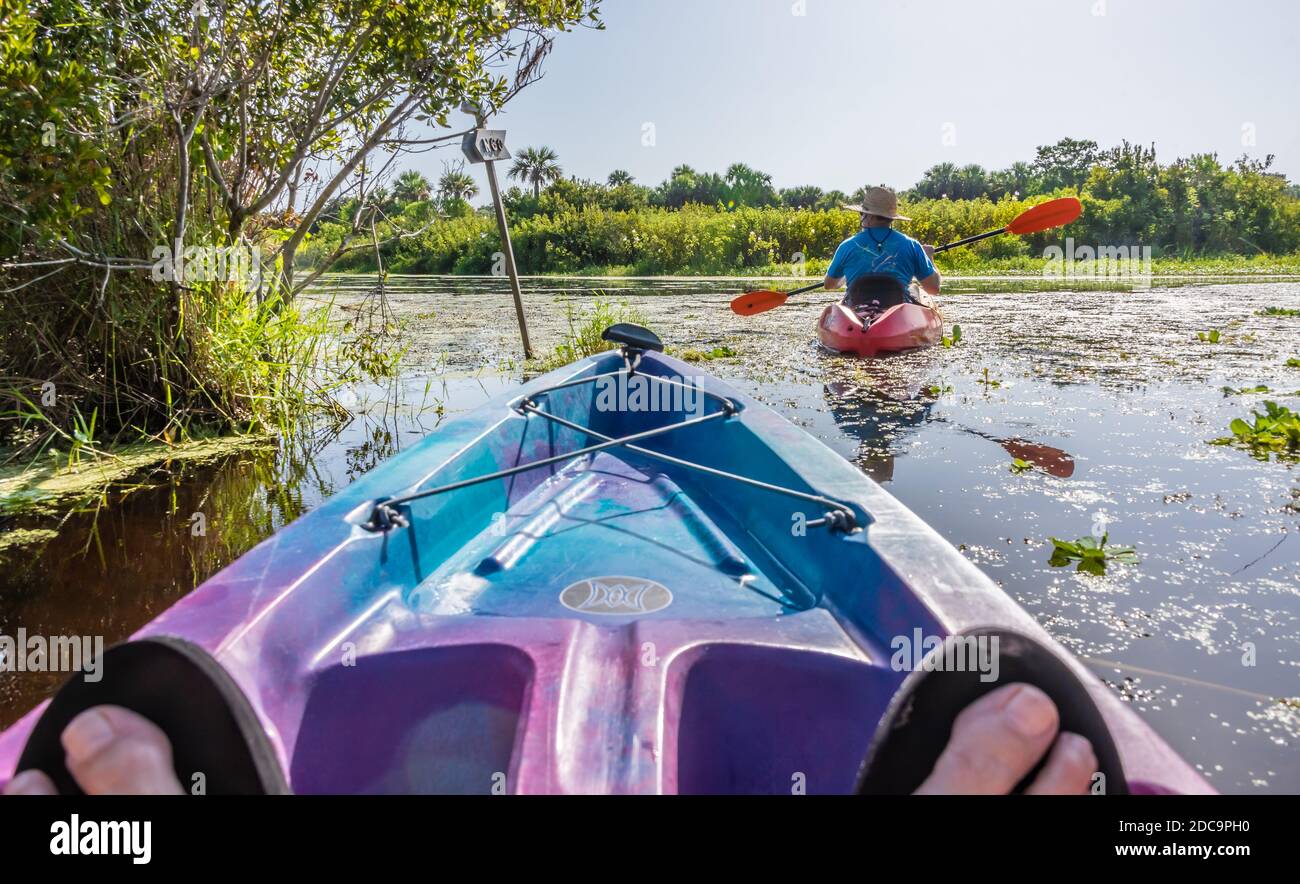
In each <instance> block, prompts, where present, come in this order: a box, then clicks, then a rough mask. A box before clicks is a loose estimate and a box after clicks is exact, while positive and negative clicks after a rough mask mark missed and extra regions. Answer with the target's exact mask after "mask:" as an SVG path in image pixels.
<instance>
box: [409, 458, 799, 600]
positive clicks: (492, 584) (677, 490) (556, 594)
mask: <svg viewBox="0 0 1300 884" xmlns="http://www.w3.org/2000/svg"><path fill="white" fill-rule="evenodd" d="M679 472H680V471H679ZM689 482H690V479H689V477H687V476H682V475H678V476H675V477H674V476H670V475H669V471H668V470H665V469H664V466H663V465H662V464H657V463H653V462H651V461H649V459H647V458H638V457H636V456H635V455H626V454H622V453H620V454H613V453H610V452H604V451H602V452H598V453H596V454H595V455H593V456H590V457H587V458H583V459H582V460H581V461H580V462H576V463H572V464H570V465H568V466H565V467H564V468H563V469H561V470H559V471H558V472H557V473H556V474H555V475H553V476H551V477H550V478H548V479H547V480H546V481H544V482H542V483H540V484H538V485H537V486H536V487H534V488H533V489H532V490H531V491H529V492H528V493H527V494H526V495H524V496H523V497H521V498H519V499H517V500H515V501H513V502H512V503H511V505H510V507H509V509H508V511H506V512H504V513H497V514H494V516H493V518H492V519H491V520H490V521H489V523H488V524H487V526H486V527H485V528H484V529H483V530H481V531H480V532H479V533H478V534H477V535H476V536H474V537H473V538H471V539H470V540H469V541H467V542H466V543H465V544H464V545H463V546H462V547H461V549H460V550H458V552H457V554H456V555H455V556H453V557H451V558H449V559H448V560H447V561H445V562H444V563H442V564H441V565H440V566H439V567H438V568H437V570H436V571H434V572H433V573H432V574H430V575H429V576H428V577H427V578H426V579H425V580H423V581H421V582H420V583H419V584H418V585H417V586H415V587H413V588H412V589H411V591H410V592H409V593H408V594H407V595H406V597H405V601H406V603H407V604H408V605H409V606H410V607H411V608H412V609H414V610H416V611H419V612H422V613H430V614H438V615H449V614H483V615H499V616H514V617H530V616H531V617H557V616H569V617H573V616H580V617H592V618H596V619H597V620H598V621H599V622H607V623H612V622H615V621H616V620H617V619H618V618H619V617H624V618H628V619H635V618H640V617H646V616H658V617H671V618H677V619H680V618H714V617H727V618H735V617H767V616H775V615H779V614H782V613H786V612H789V611H793V610H802V609H806V608H808V607H811V606H812V604H813V603H814V598H813V596H812V594H811V592H810V591H809V590H808V588H807V587H805V586H803V584H802V583H800V582H799V581H798V580H797V578H795V577H794V575H792V574H790V573H789V571H788V570H787V569H785V568H784V567H782V566H781V565H780V563H779V562H778V561H777V560H776V559H775V558H774V557H773V556H772V554H771V553H770V551H769V550H767V549H766V548H765V547H764V546H763V545H762V544H761V543H760V542H759V541H758V540H757V538H754V537H753V536H752V535H749V534H748V533H747V532H745V530H744V528H743V526H741V525H740V524H739V523H738V522H737V520H736V519H735V517H734V516H733V515H732V514H731V513H729V512H728V511H727V509H726V508H725V507H724V506H721V505H719V504H717V503H716V502H715V501H714V500H712V499H711V498H710V497H708V496H707V493H706V492H703V491H701V490H700V489H699V488H698V487H696V488H691V489H690V490H687V489H688V488H690V486H689V484H688V483H689ZM679 483H680V484H679ZM683 485H687V487H685V488H684V487H683ZM733 538H736V539H739V540H740V541H741V543H743V544H744V548H742V547H741V546H738V545H737V543H736V542H734V540H733ZM610 577H629V578H635V579H640V580H643V581H653V582H655V583H658V584H660V585H662V586H663V587H665V588H667V589H668V591H669V592H670V593H671V599H669V600H665V599H663V598H659V599H654V600H651V601H650V603H649V604H638V601H639V600H637V599H635V598H630V597H628V598H624V599H621V600H620V603H619V604H615V605H612V606H611V605H610V604H609V598H608V593H607V592H606V591H605V590H604V589H602V588H601V586H599V585H598V586H597V587H596V588H595V591H594V593H593V594H592V595H590V596H589V597H588V598H587V599H586V601H588V602H589V604H586V605H585V606H584V605H583V604H582V601H583V600H581V599H580V600H578V601H577V602H576V603H575V604H573V605H565V604H564V603H562V601H561V599H560V595H561V591H562V590H564V589H565V588H566V587H569V586H572V585H574V584H577V583H579V582H581V581H588V580H592V579H597V580H599V579H603V578H610ZM617 585H618V584H617V583H615V584H612V586H614V587H617ZM609 586H611V584H606V587H607V588H608V587H609ZM616 591H617V590H616ZM665 601H666V604H664V602H665ZM661 604H662V605H663V606H662V607H659V605H661ZM652 607H654V608H657V610H650V609H651V608H652ZM620 608H621V609H620Z"/></svg>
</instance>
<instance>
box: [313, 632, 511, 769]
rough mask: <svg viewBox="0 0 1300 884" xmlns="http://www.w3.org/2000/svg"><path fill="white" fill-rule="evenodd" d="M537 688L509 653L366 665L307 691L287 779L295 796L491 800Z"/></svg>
mask: <svg viewBox="0 0 1300 884" xmlns="http://www.w3.org/2000/svg"><path fill="white" fill-rule="evenodd" d="M532 681H533V664H532V661H531V659H530V658H529V657H528V655H527V654H526V653H524V652H523V651H521V650H519V649H518V648H514V647H511V646H508V645H501V644H470V645H446V646H442V647H431V648H421V649H416V650H407V651H394V652H390V653H383V654H375V655H367V656H366V657H365V658H364V659H362V660H360V661H357V665H355V666H349V665H343V664H339V665H336V666H333V667H331V668H329V669H325V670H324V671H322V672H321V673H319V675H317V676H316V677H315V679H314V680H313V682H312V684H311V685H310V687H309V692H308V696H307V703H306V707H305V709H304V711H303V719H302V725H301V727H300V728H299V730H298V741H297V744H296V745H295V747H294V750H293V762H292V764H293V766H292V769H291V770H290V779H291V781H292V783H293V788H294V792H295V793H297V794H348V795H357V794H379V793H383V794H392V793H397V794H422V795H490V794H492V793H493V791H494V789H496V788H501V789H504V790H506V791H510V787H512V786H513V783H510V784H507V783H505V782H499V781H500V780H501V779H502V777H503V776H506V775H508V773H509V772H510V770H511V757H512V754H513V752H514V747H515V741H516V735H517V732H518V730H519V727H520V719H521V716H522V714H523V710H524V708H525V705H526V698H527V696H528V692H529V690H530V685H531V683H532Z"/></svg>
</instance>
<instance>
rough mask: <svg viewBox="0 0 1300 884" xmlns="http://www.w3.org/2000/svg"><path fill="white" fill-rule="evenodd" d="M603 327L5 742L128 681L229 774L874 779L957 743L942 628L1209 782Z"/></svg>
mask: <svg viewBox="0 0 1300 884" xmlns="http://www.w3.org/2000/svg"><path fill="white" fill-rule="evenodd" d="M607 336H609V337H610V338H611V339H612V340H615V341H618V342H619V343H620V344H622V345H623V346H622V349H621V350H617V351H610V352H607V353H604V354H600V355H597V356H593V357H591V358H589V359H585V360H582V361H580V362H576V363H574V364H572V365H570V366H567V367H565V368H562V369H559V370H557V371H555V372H552V373H550V374H547V375H545V376H543V377H540V378H537V379H536V380H534V381H532V382H530V383H528V384H526V385H524V386H523V387H521V388H519V389H517V390H514V391H511V392H510V393H508V394H506V395H505V396H503V397H501V398H499V399H497V400H495V401H493V402H492V403H490V404H488V405H485V406H483V407H481V408H479V409H477V410H475V411H474V412H472V413H469V414H467V415H465V416H463V417H459V418H457V419H454V420H452V421H449V422H448V423H446V424H445V425H443V426H442V427H440V428H439V429H438V430H437V431H435V432H433V433H431V434H430V435H429V436H427V437H426V438H425V439H423V440H422V441H421V442H420V443H419V444H417V445H416V446H414V447H412V448H410V449H408V450H406V451H404V452H402V453H401V454H399V455H397V456H396V457H394V458H392V459H391V460H389V461H388V462H386V463H385V464H383V465H381V466H380V467H378V468H376V469H375V470H373V471H372V472H370V473H368V474H367V475H365V476H364V477H362V478H361V479H359V480H358V481H357V482H355V483H353V484H352V485H350V486H349V487H348V488H346V489H345V490H344V491H342V492H341V493H339V494H338V495H336V496H335V497H333V498H331V499H330V500H329V501H327V502H326V503H325V504H323V505H322V506H320V507H319V508H317V509H316V510H314V511H312V512H310V513H308V514H307V515H305V516H303V517H302V518H300V519H298V520H297V521H296V522H294V523H293V524H291V525H289V526H287V527H285V528H284V529H282V530H281V531H279V532H278V533H276V534H275V535H274V536H272V537H270V538H268V539H267V540H265V541H263V542H262V543H261V544H259V545H258V546H257V547H256V548H254V549H253V550H251V551H249V552H248V553H247V554H246V555H244V556H243V557H242V558H240V559H239V560H238V561H236V562H234V563H233V564H231V565H230V566H229V567H227V568H225V569H224V570H222V571H221V572H220V573H218V574H216V575H215V576H213V577H212V578H210V579H209V580H207V581H206V582H205V583H203V584H202V585H201V586H200V587H198V588H197V589H196V590H195V591H194V592H193V593H191V594H190V595H188V596H186V597H185V598H183V599H182V600H181V601H179V602H178V603H177V604H175V605H174V606H173V607H172V608H170V609H169V610H167V611H166V612H164V613H163V614H162V615H161V616H159V617H158V618H157V619H155V620H154V621H153V622H151V623H149V624H148V625H147V626H145V627H144V628H143V629H141V630H140V631H139V632H138V633H137V634H136V635H135V636H133V637H132V640H131V641H130V642H128V643H125V644H123V645H120V646H119V647H118V648H116V649H114V650H111V651H110V652H109V654H108V657H107V658H106V660H105V663H104V667H103V674H104V677H103V679H102V681H101V682H99V683H97V684H94V685H89V684H85V681H84V679H81V678H80V677H77V678H73V679H71V680H70V681H69V683H68V684H67V685H66V686H65V687H64V689H63V691H62V692H61V693H60V694H59V695H58V696H56V698H55V699H54V700H53V702H47V703H45V704H42V705H41V706H39V707H37V708H36V709H34V710H33V711H32V712H30V713H28V714H27V715H26V716H25V717H24V718H23V719H21V720H20V721H18V722H17V723H16V724H14V725H13V726H12V727H10V728H9V729H8V730H7V731H5V732H4V733H3V734H2V735H0V781H4V780H7V779H8V778H9V777H10V776H11V775H12V773H13V771H14V770H15V768H16V767H19V768H26V767H41V768H42V769H46V770H47V772H49V773H51V774H52V775H55V774H56V772H53V771H50V770H49V769H48V768H49V767H50V766H51V765H54V766H57V764H58V761H57V758H58V751H57V734H58V731H59V729H60V727H61V724H60V723H61V722H62V721H66V720H67V718H68V716H69V715H71V714H73V713H75V711H77V710H78V709H79V708H84V707H85V706H86V705H92V704H96V703H102V702H117V703H120V704H121V705H127V706H130V707H133V708H137V709H138V710H139V711H140V712H141V713H142V714H145V715H147V716H149V717H151V718H153V719H154V720H155V721H158V722H159V724H160V726H162V727H163V729H164V730H165V731H167V732H168V734H169V735H170V736H171V737H172V740H173V744H174V745H175V746H176V748H177V758H176V765H177V773H178V774H179V775H180V777H181V781H182V783H189V782H191V781H192V780H193V777H194V776H195V774H196V772H202V773H204V774H205V777H206V779H207V791H208V792H210V793H214V792H221V791H236V792H238V791H284V790H286V789H287V790H291V791H293V792H296V793H348V794H354V793H372V794H373V793H412V792H414V793H472V794H486V793H494V792H496V793H500V792H506V793H521V794H528V793H606V794H608V793H617V794H627V793H636V794H647V793H648V794H656V793H779V794H790V793H791V792H792V791H806V792H807V793H810V794H815V793H823V794H824V793H848V792H853V791H855V789H858V788H859V787H860V786H863V787H864V788H868V786H867V785H865V784H868V783H870V782H871V780H872V777H871V771H870V768H871V764H870V763H868V764H865V765H864V760H866V759H869V758H874V759H877V762H879V760H880V759H902V760H897V769H898V770H902V769H903V768H904V767H906V766H907V764H909V763H911V764H912V765H913V766H915V765H920V767H919V768H918V769H919V770H923V769H924V768H925V765H926V764H928V763H929V762H930V761H932V760H933V759H932V758H931V759H928V760H927V759H926V758H923V757H915V758H911V759H907V758H903V756H901V755H899V745H900V741H899V740H897V739H894V740H893V742H892V744H891V739H890V732H891V730H892V729H893V728H894V727H895V725H896V724H897V722H898V720H899V709H900V706H901V705H907V704H911V705H908V709H909V710H910V711H915V712H916V717H917V719H918V720H930V719H927V718H925V715H924V714H923V713H925V712H926V710H927V709H929V710H930V712H931V713H935V714H937V715H938V717H939V719H943V720H946V721H947V722H949V723H950V721H951V717H952V716H953V715H955V714H956V712H957V711H959V708H960V705H958V706H957V707H955V708H947V709H940V708H939V705H941V704H943V703H945V702H946V703H947V704H948V705H949V706H950V707H951V706H952V704H953V703H954V702H956V701H955V700H953V698H952V696H950V697H949V698H948V699H947V700H944V699H943V698H942V697H940V698H939V699H936V700H931V699H929V698H930V697H931V696H932V695H934V696H938V694H942V693H943V690H939V691H937V692H936V691H935V690H930V688H929V687H927V684H928V685H929V686H930V687H933V686H934V685H935V684H939V685H941V686H943V685H949V684H955V683H956V682H955V680H954V681H950V680H949V673H947V672H944V671H943V669H944V666H943V665H942V664H943V662H944V661H943V654H944V651H945V649H951V647H952V646H953V644H954V637H960V636H967V635H969V636H972V638H971V641H972V642H974V641H975V639H974V638H973V637H974V636H976V635H983V636H988V635H1002V636H1004V637H1005V638H1006V639H1007V644H1005V645H1004V649H1010V651H1009V652H1010V653H1011V655H1012V656H1013V657H1015V659H1009V660H1007V661H1005V664H1006V665H1004V667H1003V668H1004V671H1005V672H1020V673H1021V674H1025V673H1029V674H1030V675H1029V676H1026V677H1032V675H1033V673H1047V672H1049V670H1050V671H1051V672H1053V673H1055V675H1053V676H1052V677H1053V678H1058V679H1059V680H1060V682H1061V684H1064V682H1072V683H1073V685H1074V687H1073V688H1066V687H1062V688H1061V690H1062V691H1064V693H1060V692H1057V693H1055V694H1054V699H1057V700H1058V706H1060V707H1062V717H1063V722H1064V723H1066V724H1068V723H1069V720H1070V716H1071V715H1073V714H1074V710H1076V709H1077V710H1079V712H1078V714H1079V715H1080V716H1082V717H1083V718H1087V717H1088V716H1093V718H1095V721H1093V722H1092V725H1091V726H1095V727H1097V728H1099V729H1100V731H1101V732H1102V733H1101V734H1100V735H1099V737H1098V738H1097V739H1099V740H1101V741H1102V742H1105V741H1106V740H1107V739H1109V741H1110V742H1111V743H1112V744H1113V753H1114V758H1113V760H1112V762H1111V767H1110V769H1109V773H1108V782H1109V783H1110V786H1109V788H1108V791H1112V792H1120V791H1129V792H1147V793H1150V792H1191V793H1197V792H1209V791H1212V790H1211V789H1210V787H1209V786H1208V784H1207V783H1206V782H1205V781H1204V780H1203V779H1202V778H1201V777H1200V776H1199V775H1198V774H1197V773H1196V771H1195V770H1194V769H1193V768H1191V767H1190V766H1189V765H1188V764H1187V763H1186V762H1184V761H1183V760H1182V759H1181V758H1180V757H1178V755H1177V754H1176V753H1175V752H1173V751H1172V750H1171V749H1170V748H1169V747H1168V746H1167V745H1166V744H1165V743H1164V742H1163V741H1162V740H1161V739H1160V737H1158V736H1157V735H1156V734H1155V733H1154V732H1153V731H1152V730H1151V729H1150V728H1149V727H1147V726H1146V724H1145V723H1144V722H1143V721H1142V720H1141V719H1140V718H1139V717H1138V716H1137V715H1136V714H1134V713H1133V712H1132V711H1131V710H1130V709H1128V708H1127V707H1126V706H1125V705H1124V704H1123V703H1122V702H1120V701H1119V700H1118V699H1117V698H1116V697H1115V696H1114V695H1113V694H1112V692H1111V691H1110V690H1109V689H1108V688H1107V687H1106V686H1105V685H1104V684H1103V683H1102V682H1101V681H1100V680H1099V679H1098V678H1097V677H1096V676H1094V675H1092V674H1090V673H1089V672H1088V671H1087V670H1086V669H1085V668H1084V667H1083V665H1082V664H1081V663H1079V662H1078V661H1077V660H1075V659H1074V658H1073V657H1071V656H1070V655H1069V654H1068V653H1067V652H1066V651H1064V650H1063V649H1062V648H1061V647H1060V646H1059V645H1057V644H1056V643H1055V642H1054V641H1053V640H1052V639H1051V638H1050V637H1049V636H1048V635H1047V634H1046V633H1045V632H1044V631H1043V630H1042V629H1041V628H1040V627H1039V626H1038V625H1037V624H1036V623H1035V622H1034V620H1033V619H1032V618H1031V617H1030V616H1028V615H1027V614H1026V613H1025V612H1024V611H1023V610H1021V609H1020V608H1019V607H1018V606H1017V605H1016V604H1015V603H1014V602H1013V601H1012V600H1011V599H1010V598H1009V597H1007V596H1006V595H1005V594H1004V593H1003V592H1002V591H1001V590H999V589H998V588H997V586H995V585H994V584H993V582H992V581H990V580H989V578H988V577H987V576H985V575H984V574H983V573H982V572H981V571H980V570H979V569H978V568H976V567H975V566H974V565H972V564H971V563H970V562H968V561H967V560H966V559H965V558H964V557H962V556H961V555H960V554H959V553H958V552H957V551H956V550H955V549H954V548H953V547H952V546H951V545H950V544H949V543H948V542H947V541H945V540H943V539H942V538H941V537H940V536H939V535H938V534H937V533H936V532H935V531H934V530H933V529H931V528H930V527H929V526H928V525H926V524H925V523H924V522H922V521H921V520H920V519H919V518H918V517H917V516H915V515H914V514H913V513H911V512H910V511H909V510H908V509H906V508H905V507H904V506H903V505H902V504H900V503H899V502H898V501H897V500H895V499H894V498H893V497H892V496H890V495H889V494H888V493H887V492H885V491H884V490H883V489H882V488H881V487H880V486H879V485H877V484H876V483H874V482H873V481H871V480H870V479H869V478H867V477H866V476H864V475H863V474H862V473H860V472H859V471H858V470H857V469H855V468H854V467H853V466H852V465H850V464H849V463H847V462H846V461H844V460H843V459H842V458H840V457H839V456H838V455H836V454H834V453H833V452H832V451H831V450H830V449H828V448H826V447H825V446H824V445H822V444H821V443H820V442H818V441H817V440H815V439H813V438H812V437H811V436H809V435H808V434H806V433H805V432H803V431H802V430H800V429H799V428H797V427H795V426H793V425H792V424H790V423H788V422H787V421H785V420H784V419H783V418H781V417H780V416H779V415H777V414H776V413H775V412H773V411H772V410H770V409H768V408H766V407H765V406H763V405H761V404H759V403H757V402H755V401H753V400H752V399H749V398H747V397H746V396H744V395H742V394H740V393H738V392H736V391H735V390H733V389H732V388H730V387H729V386H727V385H726V384H724V383H722V382H720V381H718V380H717V379H715V378H712V377H710V376H708V375H705V374H701V373H700V372H699V370H698V369H697V368H695V367H693V366H690V365H687V364H685V363H683V362H679V361H677V360H675V359H672V358H670V357H667V356H665V355H663V354H662V353H660V352H657V351H658V350H659V349H660V347H659V344H658V341H657V339H655V338H654V337H653V335H650V334H649V333H648V332H646V331H645V330H643V329H638V328H637V327H635V326H615V327H614V328H612V329H611V330H610V331H609V332H607ZM945 640H946V641H945ZM972 646H973V645H972ZM1017 649H1019V650H1017ZM1026 649H1027V650H1026ZM995 650H996V648H995ZM1022 651H1023V652H1024V653H1023V654H1022V653H1021V652H1022ZM1026 654H1027V656H1026ZM1035 654H1038V655H1040V657H1038V658H1037V659H1038V660H1039V662H1040V663H1042V664H1043V665H1039V664H1037V663H1034V662H1033V661H1034V660H1035V659H1036V658H1035V657H1034V655H1035ZM114 655H116V656H114ZM1017 655H1018V656H1017ZM1049 658H1050V659H1049ZM936 659H938V660H939V663H938V664H935V663H934V662H933V661H935V660H936ZM1016 660H1019V661H1020V662H1021V663H1025V661H1029V664H1030V665H1027V667H1026V666H1022V667H1021V669H1019V670H1017V669H1016V666H1015V665H1014V664H1015V663H1016ZM927 661H929V662H930V663H931V665H930V666H929V667H927V666H926V665H925V664H926V662H927ZM952 662H953V661H952V660H951V659H949V660H948V664H949V666H950V667H951V664H952ZM958 662H960V661H958ZM967 663H968V664H970V661H969V660H968V661H967ZM918 664H919V665H918ZM967 668H968V669H970V666H969V665H968V667H967ZM928 669H937V670H939V673H934V672H928V671H927V670H928ZM1044 677H1047V676H1046V675H1045V676H1044ZM971 684H973V682H972V683H971ZM918 685H919V687H918ZM1045 689H1047V690H1049V693H1052V691H1053V689H1052V688H1051V686H1049V687H1047V688H1045ZM1070 690H1075V691H1076V693H1074V694H1071V693H1070ZM959 693H960V692H959ZM953 696H955V695H953ZM909 698H910V699H909ZM963 702H964V701H963ZM927 703H928V704H930V705H929V706H926V704H927ZM913 706H915V709H914V710H913ZM945 716H946V719H945ZM906 717H907V716H903V718H906ZM936 720H938V719H936ZM1087 726H1090V725H1088V724H1086V723H1085V724H1081V725H1080V727H1081V728H1082V727H1087ZM944 727H946V725H944V724H943V723H940V724H937V725H935V726H934V727H931V728H929V730H928V731H927V733H926V735H925V737H926V739H923V740H916V741H915V742H916V744H917V745H919V744H920V743H924V742H930V743H936V744H937V745H941V744H942V742H943V740H945V739H946V736H947V734H946V732H945V731H944ZM1089 736H1090V738H1092V735H1091V734H1089ZM241 740H243V741H244V743H243V744H240V745H236V744H239V743H240V741H241ZM245 746H247V747H248V748H245ZM910 751H911V750H910V749H908V747H907V746H903V748H902V752H903V755H907V754H908V752H910ZM1108 751H1109V750H1108ZM891 753H892V754H891ZM913 754H915V753H913ZM1103 755H1107V753H1104V752H1101V751H1099V752H1098V757H1099V760H1101V761H1102V762H1103V765H1104V763H1105V759H1104V758H1103ZM1108 757H1109V756H1108ZM196 759H198V760H196ZM894 763H895V762H893V761H891V762H890V765H893V764H894ZM241 766H242V768H241ZM877 766H879V765H877ZM227 767H228V768H230V772H231V773H230V776H226V775H225V774H224V773H223V771H225V770H226V768H227ZM214 768H216V769H215V770H214ZM243 768H246V770H243ZM236 769H240V770H236ZM241 771H242V772H241ZM241 777H242V779H241ZM56 780H57V776H56ZM907 788H909V784H908V783H907V782H901V781H900V782H898V783H895V784H894V785H893V786H892V787H882V790H883V791H900V790H905V789H907Z"/></svg>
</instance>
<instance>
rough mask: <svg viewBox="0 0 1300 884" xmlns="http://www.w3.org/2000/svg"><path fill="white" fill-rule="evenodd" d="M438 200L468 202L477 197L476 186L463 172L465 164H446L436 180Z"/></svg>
mask: <svg viewBox="0 0 1300 884" xmlns="http://www.w3.org/2000/svg"><path fill="white" fill-rule="evenodd" d="M437 195H438V198H439V199H440V200H448V199H456V200H464V201H466V202H468V201H469V200H471V199H473V198H474V197H476V196H478V184H477V182H475V181H474V179H473V178H472V177H471V176H470V175H469V174H468V173H467V172H466V171H465V163H464V162H463V161H462V162H459V163H448V164H446V165H445V166H444V168H443V170H442V175H441V176H440V177H439V178H438V191H437Z"/></svg>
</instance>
